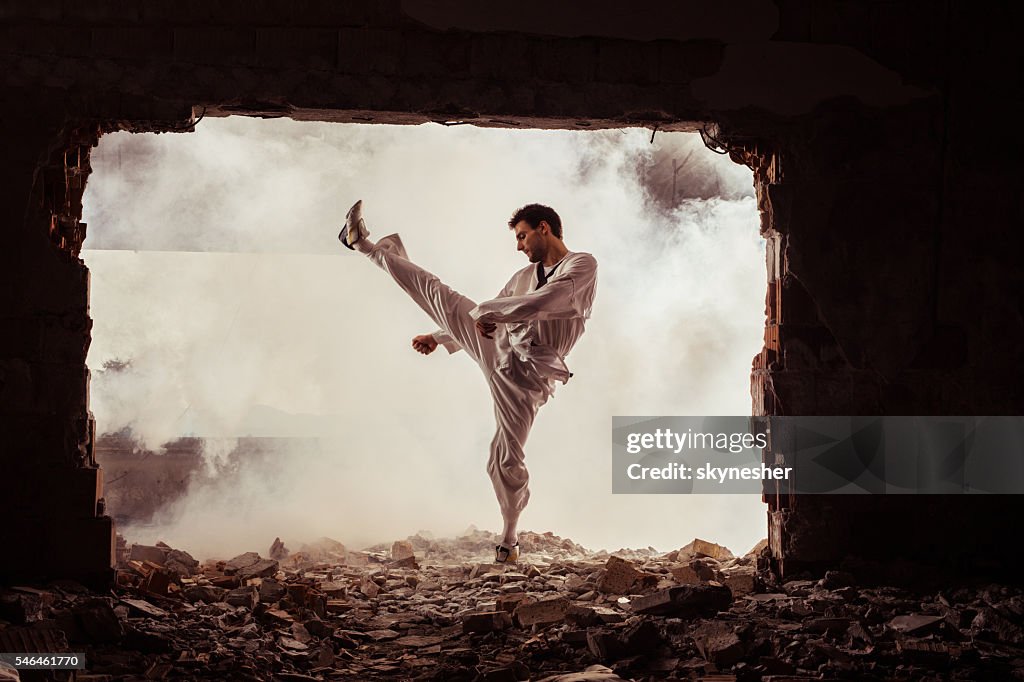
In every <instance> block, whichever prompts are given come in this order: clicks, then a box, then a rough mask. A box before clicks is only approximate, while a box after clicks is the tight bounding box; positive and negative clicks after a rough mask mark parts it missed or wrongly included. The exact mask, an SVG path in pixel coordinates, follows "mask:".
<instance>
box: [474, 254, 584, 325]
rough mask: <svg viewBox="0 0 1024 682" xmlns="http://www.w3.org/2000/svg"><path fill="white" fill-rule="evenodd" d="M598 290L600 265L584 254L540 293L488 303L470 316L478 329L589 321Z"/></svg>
mask: <svg viewBox="0 0 1024 682" xmlns="http://www.w3.org/2000/svg"><path fill="white" fill-rule="evenodd" d="M596 286H597V261H596V260H594V257H593V256H591V255H590V254H582V255H580V256H578V257H576V258H574V259H573V261H572V263H569V264H567V266H566V269H565V271H563V272H561V273H558V274H556V275H555V276H554V277H552V278H551V279H550V280H548V283H547V284H546V285H544V286H543V287H541V288H540V289H537V290H536V291H531V292H529V293H526V294H522V295H519V296H502V297H499V298H494V299H491V300H490V301H484V302H483V303H481V304H480V305H478V306H477V307H476V308H474V309H473V310H471V311H470V312H469V315H470V317H472V318H473V319H474V320H476V321H477V328H478V329H479V328H480V326H481V325H490V324H493V323H495V322H526V321H528V320H560V319H567V318H573V317H588V316H589V315H590V305H591V303H592V301H593V298H594V288H595V287H596Z"/></svg>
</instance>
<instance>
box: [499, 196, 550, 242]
mask: <svg viewBox="0 0 1024 682" xmlns="http://www.w3.org/2000/svg"><path fill="white" fill-rule="evenodd" d="M521 220H525V221H526V224H527V225H529V226H530V227H532V228H533V229H535V230H536V229H537V226H538V225H540V221H542V220H544V221H546V222H547V224H548V225H550V226H551V234H553V235H555V236H556V237H558V238H559V239H561V238H562V219H561V218H559V217H558V214H557V213H555V209H553V208H551V207H550V206H544V205H543V204H527V205H526V206H523V207H522V208H521V209H519V210H518V211H516V212H515V213H513V214H512V218H511V219H510V220H509V221H508V226H509V228H511V229H513V230H514V229H515V227H516V225H518V224H519V222H520V221H521Z"/></svg>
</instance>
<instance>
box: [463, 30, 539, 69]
mask: <svg viewBox="0 0 1024 682" xmlns="http://www.w3.org/2000/svg"><path fill="white" fill-rule="evenodd" d="M532 71H533V58H532V50H531V45H530V41H529V40H528V39H527V38H524V37H522V36H510V35H475V36H473V38H472V46H471V47H470V72H471V73H472V75H473V76H475V77H478V78H501V79H509V80H522V79H526V78H528V77H529V76H530V74H531V73H532Z"/></svg>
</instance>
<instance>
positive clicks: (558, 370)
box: [434, 251, 597, 383]
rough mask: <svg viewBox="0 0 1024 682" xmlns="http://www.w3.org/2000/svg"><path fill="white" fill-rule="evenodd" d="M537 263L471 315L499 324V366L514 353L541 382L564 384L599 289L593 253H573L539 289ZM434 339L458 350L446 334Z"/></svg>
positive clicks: (450, 349) (483, 320) (497, 335)
mask: <svg viewBox="0 0 1024 682" xmlns="http://www.w3.org/2000/svg"><path fill="white" fill-rule="evenodd" d="M537 284H538V281H537V266H536V264H534V263H531V264H530V265H528V266H526V267H524V268H523V269H522V270H519V271H518V272H516V273H515V274H514V275H512V279H510V280H509V281H508V284H506V285H505V287H504V288H503V289H502V290H501V292H500V293H499V294H498V296H497V298H493V299H491V300H490V301H484V302H483V303H481V304H479V305H478V306H477V307H476V308H474V309H473V310H471V311H470V313H469V315H470V317H472V318H473V319H474V320H475V321H482V322H495V323H497V329H496V330H495V343H497V346H498V363H499V366H502V365H507V364H508V362H509V358H511V356H512V354H513V353H515V355H516V356H518V358H519V359H520V360H521V361H522V362H524V363H527V364H528V365H531V366H532V367H533V369H534V370H535V371H537V372H538V374H540V375H541V376H542V377H545V378H549V379H556V380H558V381H561V382H562V383H565V382H566V381H568V380H569V377H570V376H571V374H570V372H569V368H568V367H567V366H566V364H565V356H567V355H568V354H569V351H570V350H572V347H573V346H574V345H576V342H577V341H578V340H579V338H580V336H582V335H583V329H584V322H585V320H586V319H587V318H589V317H590V310H591V307H592V306H593V303H594V292H595V290H596V288H597V261H596V260H595V259H594V257H593V256H592V255H590V254H589V253H577V252H572V251H570V252H569V253H567V254H566V255H565V258H563V259H562V260H561V261H560V262H559V264H558V266H557V267H556V268H555V270H554V274H552V275H550V276H549V277H548V280H547V283H546V284H545V285H544V286H542V287H540V288H539V289H538V288H537ZM434 338H435V339H436V340H437V342H438V343H440V344H442V345H444V347H445V348H446V349H448V352H449V353H454V352H455V351H456V350H458V349H459V348H460V346H459V345H458V343H457V342H456V341H455V340H454V339H453V338H452V337H451V336H450V335H448V334H447V333H445V332H443V331H439V332H435V333H434Z"/></svg>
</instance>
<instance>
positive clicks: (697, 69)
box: [658, 40, 725, 83]
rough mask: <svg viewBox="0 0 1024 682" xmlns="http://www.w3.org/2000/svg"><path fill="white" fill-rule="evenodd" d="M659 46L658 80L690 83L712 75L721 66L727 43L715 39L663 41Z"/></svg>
mask: <svg viewBox="0 0 1024 682" xmlns="http://www.w3.org/2000/svg"><path fill="white" fill-rule="evenodd" d="M659 48H660V66H659V70H658V80H659V81H661V82H662V83H689V82H690V81H692V80H693V79H695V78H702V77H704V76H710V75H712V74H714V73H715V72H717V71H718V69H719V68H721V66H722V59H723V58H724V56H725V45H723V44H722V43H721V42H718V41H714V40H691V41H688V42H685V43H679V42H673V41H663V42H659Z"/></svg>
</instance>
